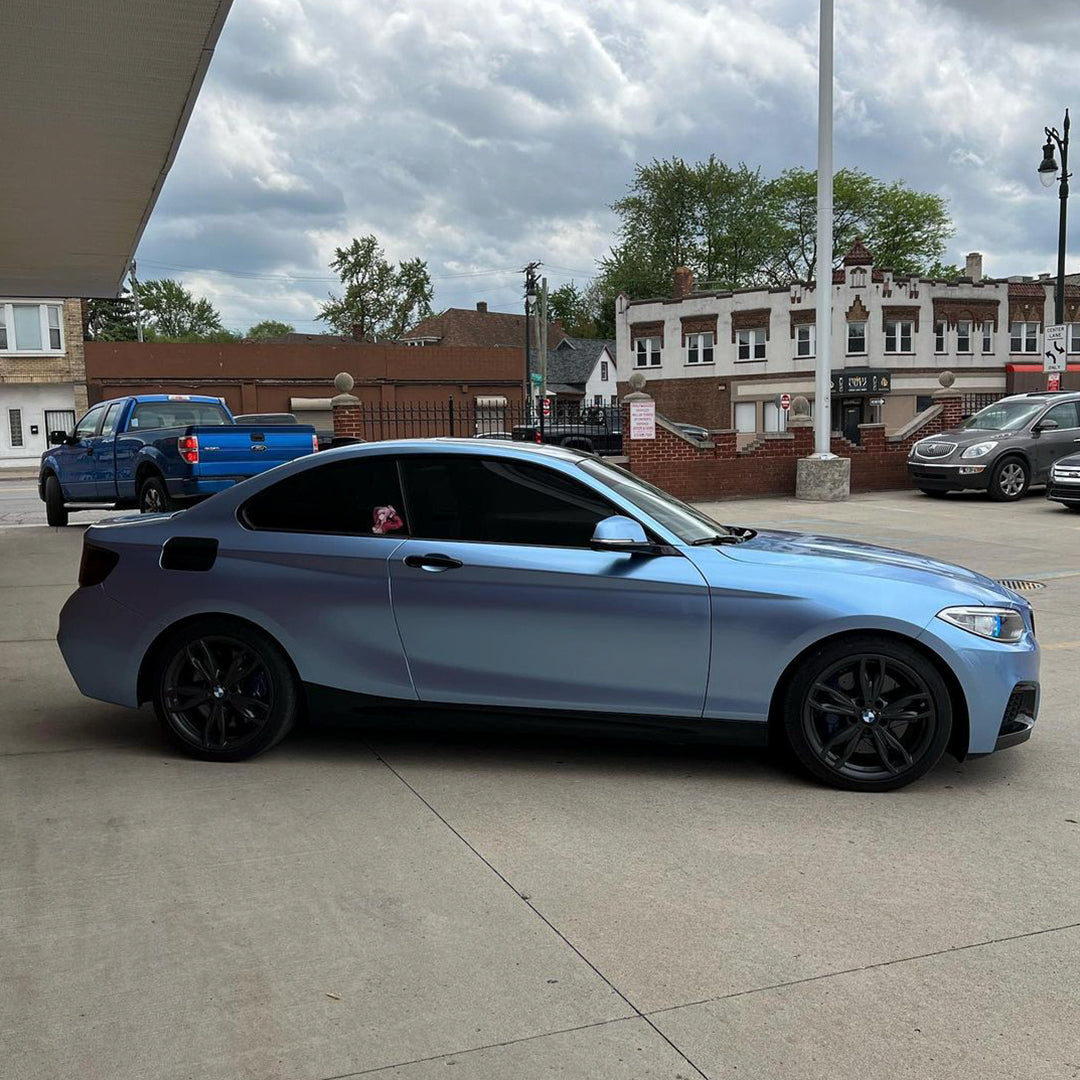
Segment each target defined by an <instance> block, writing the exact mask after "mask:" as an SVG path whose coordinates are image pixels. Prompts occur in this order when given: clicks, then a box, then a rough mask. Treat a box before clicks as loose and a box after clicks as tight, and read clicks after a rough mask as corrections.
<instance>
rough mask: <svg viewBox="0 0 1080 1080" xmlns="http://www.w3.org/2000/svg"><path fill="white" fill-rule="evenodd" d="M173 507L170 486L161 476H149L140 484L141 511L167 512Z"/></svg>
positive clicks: (152, 512)
mask: <svg viewBox="0 0 1080 1080" xmlns="http://www.w3.org/2000/svg"><path fill="white" fill-rule="evenodd" d="M172 509H173V502H172V499H170V498H169V491H168V488H166V487H165V481H164V480H162V479H161V477H160V476H148V477H147V478H146V479H145V480H143V482H142V484H141V485H140V486H139V513H140V514H166V513H168V512H169V511H170V510H172Z"/></svg>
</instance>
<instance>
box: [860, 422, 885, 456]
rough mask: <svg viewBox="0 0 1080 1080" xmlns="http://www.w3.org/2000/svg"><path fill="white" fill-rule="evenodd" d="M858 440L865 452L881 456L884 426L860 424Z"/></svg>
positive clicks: (883, 450) (883, 448) (883, 449)
mask: <svg viewBox="0 0 1080 1080" xmlns="http://www.w3.org/2000/svg"><path fill="white" fill-rule="evenodd" d="M859 438H860V439H861V440H862V447H863V449H864V450H866V451H867V452H873V453H875V454H883V453H884V452H885V425H884V424H860V425H859Z"/></svg>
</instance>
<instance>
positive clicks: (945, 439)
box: [915, 428, 1031, 449]
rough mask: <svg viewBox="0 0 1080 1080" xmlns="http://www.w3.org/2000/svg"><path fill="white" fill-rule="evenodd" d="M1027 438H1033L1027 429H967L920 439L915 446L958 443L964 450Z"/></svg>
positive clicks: (955, 429) (954, 429)
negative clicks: (970, 447) (981, 444)
mask: <svg viewBox="0 0 1080 1080" xmlns="http://www.w3.org/2000/svg"><path fill="white" fill-rule="evenodd" d="M1025 437H1026V438H1030V437H1031V432H1030V431H1028V430H1027V429H1026V428H1025V429H1023V430H1021V431H971V430H969V429H967V428H963V429H962V428H953V429H952V430H951V431H941V432H939V433H938V434H937V435H930V436H928V437H927V438H925V439H919V441H918V442H916V443H915V446H916V447H918V446H920V445H921V444H923V443H956V445H957V447H958V448H959V449H963V448H964V447H965V446H971V445H973V444H974V443H981V442H998V443H1000V442H1007V441H1010V440H1016V439H1021V438H1025Z"/></svg>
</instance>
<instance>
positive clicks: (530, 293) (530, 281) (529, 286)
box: [521, 262, 540, 423]
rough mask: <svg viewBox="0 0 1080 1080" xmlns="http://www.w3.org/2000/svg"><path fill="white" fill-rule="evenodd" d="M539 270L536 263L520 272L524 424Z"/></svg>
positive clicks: (529, 393) (527, 411)
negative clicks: (521, 281)
mask: <svg viewBox="0 0 1080 1080" xmlns="http://www.w3.org/2000/svg"><path fill="white" fill-rule="evenodd" d="M539 269H540V264H539V263H538V262H531V263H529V265H528V266H526V267H525V269H524V270H522V273H523V274H524V275H525V384H524V393H523V395H522V398H521V403H522V405H523V406H524V407H525V422H526V423H528V422H529V414H530V412H531V403H532V364H531V363H530V361H531V359H532V325H531V323H530V316H531V315H532V301H533V297H534V296H535V295H536V271H537V270H539Z"/></svg>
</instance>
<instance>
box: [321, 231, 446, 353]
mask: <svg viewBox="0 0 1080 1080" xmlns="http://www.w3.org/2000/svg"><path fill="white" fill-rule="evenodd" d="M330 268H331V269H332V270H334V271H335V272H336V273H337V274H338V276H339V277H340V278H341V284H342V286H343V287H344V293H343V295H342V296H336V295H335V294H334V293H331V294H330V296H329V299H328V300H327V302H326V303H325V304H323V305H322V307H321V308H320V309H319V314H318V316H317V317H318V318H319V319H323V320H325V321H326V322H328V323H329V324H330V325H331V326H332V327H333V328H334V329H335V330H336V331H337V332H338V333H339V334H355V335H356V336H358V337H360V338H362V339H364V340H377V339H378V338H389V340H391V341H396V340H397V339H398V338H399V337H401V335H402V334H403V333H404V332H405V331H406V330H408V329H409V327H410V326H412V325H414V324H415V323H416V322H418V321H419V320H420V319H426V318H427V317H428V316H429V315H431V314H432V310H431V300H432V297H433V295H434V290H433V289H432V285H431V277H430V276H429V274H428V269H427V263H426V262H424V260H423V259H420V258H415V259H407V260H405V261H404V262H401V263H399V264H398V266H397V267H396V268H395V267H393V266H391V264H390V263H389V262H387V260H386V255H385V253H384V252H383V249H382V248H381V247H380V246H379V242H378V240H377V239H376V238H375V237H374V236H362V237H359V238H355V237H354V238H353V241H352V243H351V244H349V246H348V247H344V248H336V249H335V251H334V258H333V260H332V261H331V263H330Z"/></svg>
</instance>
